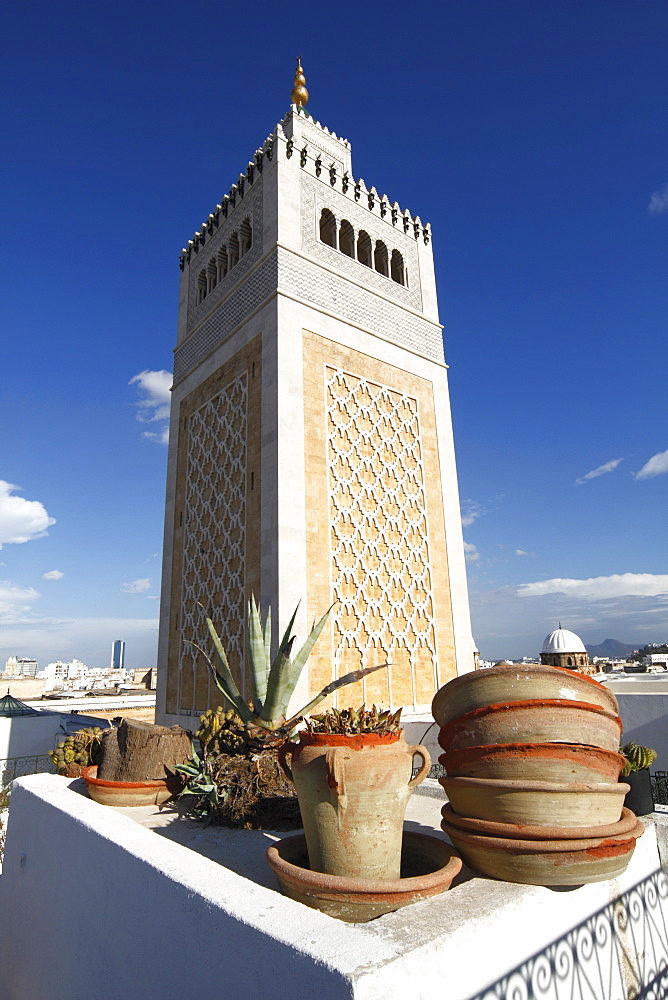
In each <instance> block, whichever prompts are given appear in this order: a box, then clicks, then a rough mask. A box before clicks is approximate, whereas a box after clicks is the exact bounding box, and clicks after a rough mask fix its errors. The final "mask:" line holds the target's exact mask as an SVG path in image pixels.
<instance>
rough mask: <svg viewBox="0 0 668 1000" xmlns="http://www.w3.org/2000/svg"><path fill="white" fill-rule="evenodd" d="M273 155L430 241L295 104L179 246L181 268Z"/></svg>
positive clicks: (345, 147) (348, 150)
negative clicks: (357, 173) (355, 173)
mask: <svg viewBox="0 0 668 1000" xmlns="http://www.w3.org/2000/svg"><path fill="white" fill-rule="evenodd" d="M279 158H283V159H285V160H293V158H294V162H295V163H299V167H300V169H301V170H303V171H304V172H305V173H307V174H309V175H311V176H312V177H315V178H317V179H319V180H321V181H322V183H323V184H327V185H329V187H330V188H332V189H333V190H336V191H339V192H340V193H341V194H343V195H344V196H345V197H347V198H348V199H349V200H350V201H351V202H353V203H355V204H357V205H360V206H361V207H362V208H365V209H366V210H367V211H368V212H370V213H371V214H372V215H375V216H376V217H377V218H378V219H379V220H382V221H384V222H386V223H387V224H388V225H390V226H392V227H394V228H395V229H397V230H398V231H399V232H403V233H405V234H407V235H410V236H411V237H412V238H413V239H415V240H418V239H420V238H422V240H423V241H424V242H425V243H426V244H428V243H429V241H430V239H431V228H430V226H429V224H427V223H423V222H422V220H421V219H420V216H419V215H416V216H413V215H411V213H410V212H409V211H408V210H407V209H402V208H401V206H400V205H399V204H398V202H396V201H394V202H391V201H390V199H389V197H388V196H387V195H386V194H382V195H381V194H379V193H378V191H377V190H376V188H375V187H373V186H372V187H370V188H368V187H367V186H366V183H365V181H364V180H363V179H362V178H359V179H355V178H354V177H353V175H352V147H351V144H350V142H349V141H348V140H347V139H343V138H341V137H340V136H338V135H337V134H336V133H335V132H332V131H331V130H330V129H328V128H327V127H326V126H325V125H322V124H321V123H320V122H317V121H315V120H314V119H313V118H311V116H310V115H309V114H308V112H307V111H306V110H305V109H304V108H302V107H300V106H299V105H292V107H291V109H290V111H289V112H288V114H287V115H286V116H285V118H284V119H283V120H282V121H281V122H279V123H278V125H277V126H276V128H275V129H274V131H273V132H272V133H271V135H269V136H267V139H266V140H265V142H264V143H263V145H262V146H261V147H260V148H259V149H257V150H256V151H255V153H254V155H253V159H252V160H249V161H248V165H247V167H246V170H245V172H244V173H240V174H239V176H238V178H237V181H236V183H234V184H232V186H231V187H230V190H229V191H228V192H227V194H225V195H223V197H222V198H221V200H220V203H219V204H217V205H216V206H215V208H214V209H213V211H212V212H210V213H209V216H208V218H207V219H206V220H205V221H204V222H203V223H202V225H201V226H200V228H199V229H197V230H196V231H195V232H194V233H193V236H192V239H190V240H188V243H187V245H186V246H185V247H184V248H183V249H182V251H181V254H180V257H179V263H180V266H181V270H183V268H184V266H185V264H186V263H190V262H191V259H192V255H193V254H198V253H199V251H200V250H201V249H202V248H203V247H204V246H205V245H206V243H207V241H210V239H211V238H212V237H213V236H214V235H215V233H216V232H217V231H218V229H219V227H220V225H221V224H222V222H223V221H224V220H225V219H227V218H228V217H229V216H230V215H231V214H232V212H233V211H234V210H235V209H236V208H237V207H238V206H239V205H240V204H241V202H242V201H243V199H244V197H245V196H246V195H247V194H248V193H249V191H250V190H251V189H252V187H253V185H254V184H255V183H256V182H257V181H258V180H259V179H260V178H261V176H262V173H263V170H265V169H266V168H267V167H269V166H270V165H272V164H275V163H276V162H277V161H278V159H279Z"/></svg>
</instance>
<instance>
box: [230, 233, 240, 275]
mask: <svg viewBox="0 0 668 1000" xmlns="http://www.w3.org/2000/svg"><path fill="white" fill-rule="evenodd" d="M238 263H239V236H238V234H237V233H232V235H231V236H230V242H229V243H228V245H227V269H228V271H231V270H232V268H233V267H234V265H235V264H238Z"/></svg>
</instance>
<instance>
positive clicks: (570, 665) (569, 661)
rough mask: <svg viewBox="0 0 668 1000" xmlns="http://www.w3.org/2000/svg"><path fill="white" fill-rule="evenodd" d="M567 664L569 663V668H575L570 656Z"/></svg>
mask: <svg viewBox="0 0 668 1000" xmlns="http://www.w3.org/2000/svg"><path fill="white" fill-rule="evenodd" d="M567 662H568V666H569V667H572V666H573V661H572V660H571V658H570V656H569V657H568V661H567Z"/></svg>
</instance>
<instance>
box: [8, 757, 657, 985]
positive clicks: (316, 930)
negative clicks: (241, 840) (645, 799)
mask: <svg viewBox="0 0 668 1000" xmlns="http://www.w3.org/2000/svg"><path fill="white" fill-rule="evenodd" d="M245 832H246V831H224V830H222V831H220V834H221V837H224V836H225V834H226V833H227V834H233V835H237V836H239V835H243V834H244V833H245ZM659 863H660V862H659V853H658V850H657V838H656V833H655V828H654V826H652V825H650V827H649V829H648V830H647V832H646V833H645V835H644V836H643V837H642V839H641V840H640V841H639V842H638V847H637V850H636V853H635V856H634V858H633V860H632V862H631V865H630V866H629V869H628V871H627V872H626V873H625V875H624V876H622V877H620V878H619V879H616V880H612V881H610V882H599V883H594V884H592V885H586V886H582V887H580V888H577V889H574V890H572V891H569V892H553V891H552V890H550V889H545V888H541V887H536V886H521V885H511V884H509V883H505V882H495V881H494V880H490V879H482V878H472V879H470V880H469V881H466V882H464V883H463V884H461V885H459V886H457V887H456V888H454V889H451V890H450V891H449V892H447V893H445V894H443V895H442V896H439V897H437V898H435V899H432V900H426V901H424V902H422V903H417V904H415V905H413V906H410V907H407V908H406V909H404V910H400V911H398V912H397V913H390V914H386V915H385V916H384V917H381V918H379V919H378V920H375V921H371V922H370V923H368V924H362V925H354V924H343V923H341V922H339V921H336V920H334V919H332V918H330V917H327V916H326V915H324V914H322V913H318V912H317V911H314V910H310V909H308V908H306V907H304V906H302V905H301V904H300V903H296V902H294V901H293V900H290V899H286V898H284V897H283V896H281V895H280V894H279V893H278V892H276V891H274V890H272V889H270V888H267V886H265V885H261V884H258V883H257V882H256V881H254V880H251V879H249V878H243V877H242V876H240V875H238V874H236V872H234V871H231V870H229V869H228V868H225V867H223V866H222V865H220V864H216V863H215V862H213V861H211V860H209V859H208V858H205V857H203V856H201V855H200V854H198V853H196V852H195V851H192V850H190V849H188V848H186V847H184V846H182V845H181V844H179V843H174V842H173V841H171V840H169V839H167V838H166V837H164V836H160V835H158V834H156V833H155V832H153V831H151V830H147V829H144V828H143V827H141V826H139V825H138V824H137V823H136V822H135V821H134V820H132V819H131V818H129V816H127V815H122V814H120V813H119V812H117V811H115V810H112V809H108V808H105V807H104V806H100V805H97V804H96V803H94V802H92V801H90V800H89V799H88V798H86V797H84V796H82V795H80V794H77V793H76V792H75V791H74V790H72V789H71V788H70V787H69V783H68V781H67V780H66V779H64V778H58V777H56V776H54V775H33V776H32V777H30V778H24V779H20V780H18V781H17V782H15V785H14V791H13V796H12V806H11V815H10V823H9V830H8V836H7V849H6V853H5V865H4V870H3V875H2V878H0V969H1V970H2V988H1V995H2V1000H57V998H60V997H63V998H65V997H67V998H68V1000H69V998H71V1000H117V998H119V997H122V998H123V1000H152V998H160V1000H177V998H178V1000H184V998H190V997H194V996H201V995H206V996H211V997H212V998H216V1000H217V998H222V997H243V998H244V1000H266V998H267V997H271V1000H301V998H302V997H314V998H317V1000H379V998H381V997H382V998H383V1000H395V998H396V1000H434V998H435V997H443V998H447V1000H467V998H474V997H475V998H476V1000H480V998H481V995H482V994H481V992H480V991H482V990H483V989H485V988H486V987H487V985H488V984H492V987H493V988H491V989H490V991H489V992H488V993H487V994H486V995H487V996H488V997H489V998H490V1000H499V998H504V1000H505V998H506V997H508V996H509V995H510V992H508V991H505V988H504V987H503V983H504V982H506V983H508V982H509V981H508V980H506V979H504V977H507V976H508V974H509V973H510V972H513V974H514V976H515V978H514V979H512V978H511V980H510V985H512V983H513V982H515V981H517V983H519V984H520V985H521V984H522V983H525V984H530V982H531V975H532V971H531V970H534V969H536V968H539V969H541V968H542V969H543V971H544V975H545V976H546V977H547V981H548V985H549V986H550V988H551V989H552V992H545V991H543V992H542V993H541V995H543V996H548V995H549V996H550V997H553V998H554V1000H584V998H585V996H586V997H588V998H589V1000H591V998H592V997H594V998H596V1000H599V998H600V1000H627V997H628V996H630V995H634V996H637V995H643V996H649V995H653V996H665V995H666V993H665V992H654V993H649V992H647V990H646V987H647V986H648V984H649V983H650V982H651V981H655V980H656V977H657V974H661V972H662V970H663V971H664V972H665V970H666V969H668V941H667V940H666V932H665V928H666V923H667V917H668V913H667V912H666V896H667V891H666V879H665V876H664V875H662V874H661V872H660V871H658V869H659ZM638 883H640V885H641V887H642V886H645V887H646V888H645V889H641V890H640V895H638V892H639V890H638V888H637V884H638ZM625 893H626V894H627V895H626V897H624V896H623V895H622V899H626V900H627V902H622V901H620V900H619V897H620V894H625ZM634 894H635V895H634ZM613 902H614V906H612V905H611V904H612V903H613ZM620 907H622V909H623V910H624V918H625V919H624V920H621V919H618V917H619V912H620ZM615 914H617V916H615ZM588 920H590V921H591V924H590V925H589V924H587V923H586V922H587V921H588ZM583 922H584V923H583ZM599 929H601V933H599ZM603 932H605V933H603ZM555 942H556V943H557V944H558V946H559V950H558V966H557V965H555V961H556V960H554V959H552V960H551V959H550V955H552V954H553V951H554V947H555ZM580 945H581V946H582V947H580ZM555 954H557V953H555ZM620 955H622V956H623V961H620V960H619V956H620ZM550 961H552V965H550ZM540 962H542V963H543V964H542V965H540ZM537 963H538V964H537ZM599 966H600V968H599ZM550 969H552V971H550ZM601 969H602V970H603V974H604V976H605V984H606V985H605V989H601V990H600V991H599V992H597V991H596V989H595V990H594V992H593V993H592V992H589V993H585V992H583V989H582V983H583V982H585V981H586V980H587V977H589V980H591V982H594V981H595V979H596V982H600V976H601ZM555 970H556V971H555ZM557 972H558V975H557ZM550 977H552V979H551V980H550ZM539 978H540V972H539ZM589 980H587V981H589ZM543 985H545V984H543ZM546 989H547V986H546ZM643 991H644V992H643ZM511 992H512V991H511ZM513 995H517V996H522V995H529V990H528V989H527V991H526V993H523V992H522V991H521V990H520V991H519V992H516V993H513Z"/></svg>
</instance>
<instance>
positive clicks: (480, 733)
mask: <svg viewBox="0 0 668 1000" xmlns="http://www.w3.org/2000/svg"><path fill="white" fill-rule="evenodd" d="M621 731H622V722H621V719H620V718H619V716H618V715H616V714H615V713H614V712H610V711H608V710H607V709H605V708H600V707H599V706H598V705H594V704H587V703H585V702H580V701H567V700H563V699H551V700H549V699H548V700H534V701H515V702H508V703H504V704H499V705H489V706H487V707H486V708H477V709H475V710H474V711H472V712H467V713H466V714H465V715H460V716H459V718H458V719H455V721H454V722H449V723H448V724H447V725H446V726H443V727H442V729H441V731H440V733H439V736H438V742H439V743H440V745H441V746H442V747H443V749H444V750H445V751H446V752H449V751H450V750H461V749H462V748H463V747H476V746H490V745H491V744H496V743H520V742H521V743H584V744H586V745H587V746H593V747H602V748H603V749H604V750H614V751H616V750H618V749H619V737H620V735H621Z"/></svg>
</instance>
